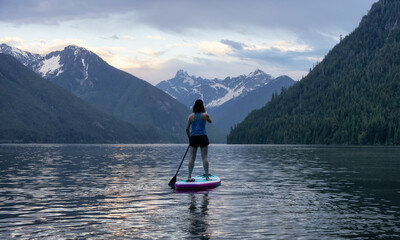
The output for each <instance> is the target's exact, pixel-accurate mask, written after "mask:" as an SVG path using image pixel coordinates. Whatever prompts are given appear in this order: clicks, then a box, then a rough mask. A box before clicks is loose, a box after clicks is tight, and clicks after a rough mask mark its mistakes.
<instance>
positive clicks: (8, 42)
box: [0, 36, 25, 45]
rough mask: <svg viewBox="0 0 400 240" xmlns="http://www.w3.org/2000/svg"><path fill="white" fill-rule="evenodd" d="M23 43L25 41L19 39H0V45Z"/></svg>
mask: <svg viewBox="0 0 400 240" xmlns="http://www.w3.org/2000/svg"><path fill="white" fill-rule="evenodd" d="M23 42H25V40H23V39H22V38H20V37H7V36H6V37H3V38H0V43H5V44H7V45H16V44H17V45H18V44H22V43H23Z"/></svg>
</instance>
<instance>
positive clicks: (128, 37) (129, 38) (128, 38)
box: [122, 35, 136, 41]
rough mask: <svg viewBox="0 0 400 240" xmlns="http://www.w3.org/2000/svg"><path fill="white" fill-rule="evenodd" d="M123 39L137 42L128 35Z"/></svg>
mask: <svg viewBox="0 0 400 240" xmlns="http://www.w3.org/2000/svg"><path fill="white" fill-rule="evenodd" d="M122 39H125V40H131V41H136V38H135V37H132V36H128V35H124V36H122Z"/></svg>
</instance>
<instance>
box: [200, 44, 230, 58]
mask: <svg viewBox="0 0 400 240" xmlns="http://www.w3.org/2000/svg"><path fill="white" fill-rule="evenodd" d="M196 48H197V49H198V50H199V51H200V52H201V53H203V54H206V55H226V54H228V53H232V49H231V47H230V46H229V45H226V44H223V43H221V42H212V41H202V42H198V43H197V44H196Z"/></svg>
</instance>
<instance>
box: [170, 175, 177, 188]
mask: <svg viewBox="0 0 400 240" xmlns="http://www.w3.org/2000/svg"><path fill="white" fill-rule="evenodd" d="M175 183H176V175H175V176H174V177H173V178H172V179H171V181H169V183H168V186H170V187H171V188H175Z"/></svg>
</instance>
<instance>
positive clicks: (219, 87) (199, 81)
mask: <svg viewBox="0 0 400 240" xmlns="http://www.w3.org/2000/svg"><path fill="white" fill-rule="evenodd" d="M272 80H274V78H273V77H272V76H271V75H269V74H266V73H265V72H263V71H261V70H260V69H257V70H255V71H254V72H251V73H250V74H248V75H240V76H238V77H233V78H231V77H227V78H225V79H216V78H215V79H204V78H201V77H196V76H189V74H188V73H187V72H185V71H183V70H179V71H178V72H177V73H176V75H175V77H174V78H172V79H169V80H166V81H162V82H160V83H159V84H157V87H158V88H160V89H161V90H163V91H165V92H166V93H168V94H169V95H171V96H172V97H174V98H175V99H177V100H178V101H180V102H182V103H183V104H185V105H186V106H188V107H191V106H192V105H193V103H194V101H195V100H196V99H203V101H204V102H205V104H206V108H215V107H218V106H221V105H222V104H224V103H226V102H228V101H230V100H232V99H234V98H237V97H243V96H245V95H247V94H248V93H249V92H252V91H254V90H256V89H257V88H260V87H263V86H265V85H267V84H268V83H270V82H271V81H272Z"/></svg>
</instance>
